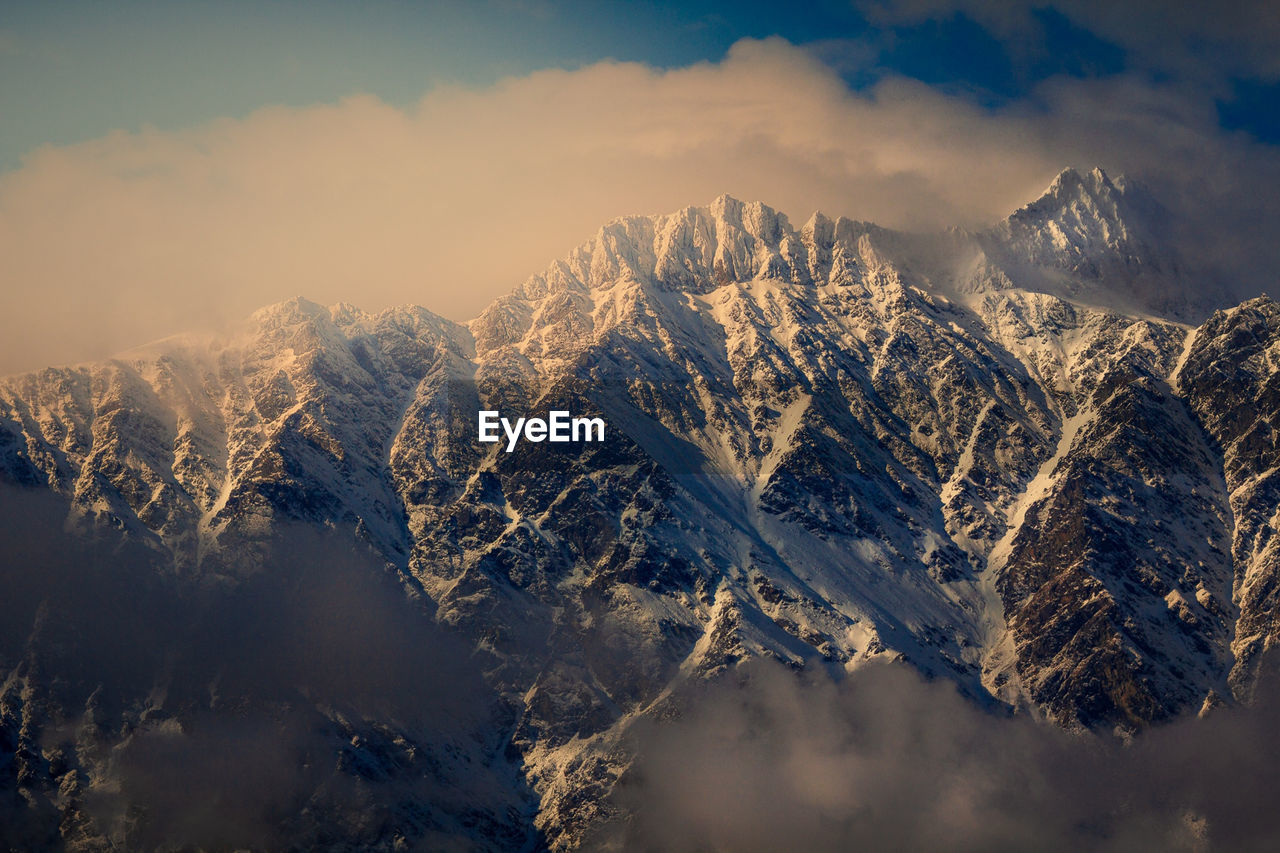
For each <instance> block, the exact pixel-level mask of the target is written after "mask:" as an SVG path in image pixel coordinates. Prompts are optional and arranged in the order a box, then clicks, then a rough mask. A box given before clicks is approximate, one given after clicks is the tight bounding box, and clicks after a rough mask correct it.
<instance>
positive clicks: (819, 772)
mask: <svg viewBox="0 0 1280 853" xmlns="http://www.w3.org/2000/svg"><path fill="white" fill-rule="evenodd" d="M748 673H749V676H748V677H747V678H746V679H745V680H744V682H743V683H740V684H729V683H721V684H718V685H714V686H712V687H710V688H708V689H706V690H704V691H702V692H701V693H699V694H698V695H697V696H696V697H695V698H694V699H692V701H691V702H690V703H689V707H688V708H687V710H686V711H685V712H684V713H683V714H682V715H681V716H680V717H679V718H678V719H676V720H674V721H665V722H646V723H645V724H643V725H642V726H640V727H639V728H638V730H637V732H636V734H635V744H634V745H635V747H636V749H637V750H638V755H639V757H638V758H637V760H636V762H635V764H634V766H633V767H632V769H631V771H630V773H629V775H628V776H627V777H624V779H625V781H624V783H623V784H622V785H621V786H620V787H619V788H618V789H617V792H616V793H615V798H616V805H617V806H619V807H620V808H621V809H622V810H623V811H624V813H625V814H626V815H627V817H626V818H625V819H620V820H619V821H617V823H615V824H614V825H612V826H610V827H608V828H607V829H606V831H605V832H603V833H602V834H601V837H600V838H599V839H597V840H596V843H598V844H600V845H601V846H605V847H614V848H617V847H619V846H620V847H621V848H622V849H627V850H664V851H694V850H734V851H772V850H811V851H826V850H830V851H836V850H957V851H966V850H971V851H978V850H1045V851H1053V850H1062V851H1070V850H1116V851H1135V850H1152V851H1156V850H1160V851H1171V850H1186V851H1200V850H1209V849H1215V850H1219V849H1220V850H1268V849H1275V846H1276V844H1277V843H1280V819H1277V817H1276V814H1275V808H1274V792H1275V790H1276V785H1277V784H1278V783H1280V761H1277V759H1280V692H1278V691H1277V690H1276V689H1275V679H1274V678H1272V679H1271V680H1270V681H1269V682H1268V683H1267V686H1266V687H1265V688H1264V690H1263V691H1262V694H1263V695H1260V697H1259V699H1258V701H1257V704H1256V706H1255V707H1252V708H1247V709H1219V710H1218V711H1217V712H1215V713H1212V714H1210V715H1208V716H1207V717H1206V718H1204V719H1195V718H1189V719H1185V720H1182V721H1179V722H1175V723H1173V724H1170V725H1166V726H1162V727H1158V728H1155V729H1152V730H1150V731H1147V732H1144V733H1142V734H1140V735H1139V736H1137V737H1135V738H1133V739H1132V740H1131V741H1129V742H1127V743H1126V742H1123V741H1121V740H1119V739H1116V738H1111V737H1109V736H1097V735H1088V734H1071V733H1068V732H1065V731H1062V730H1061V729H1058V728H1056V727H1054V726H1052V725H1050V724H1047V723H1043V722H1036V721H1034V720H1031V719H1029V718H1027V717H1025V716H1023V717H1007V716H994V715H992V714H989V713H986V712H984V711H983V710H981V709H980V708H978V707H977V706H976V705H974V704H973V703H971V702H970V701H968V700H966V699H964V698H962V697H961V696H959V695H958V694H957V693H956V691H955V690H954V689H953V688H952V687H951V686H950V685H949V684H945V683H940V682H934V683H926V682H924V681H922V680H921V679H920V678H919V677H917V676H916V675H915V674H914V673H913V672H911V671H909V670H907V669H906V668H903V667H899V666H893V665H885V666H873V667H869V668H867V669H864V670H861V671H859V672H857V673H855V674H854V675H852V676H850V677H847V678H845V679H843V680H841V681H839V682H837V681H833V680H832V679H830V678H828V677H827V676H825V675H823V674H820V673H808V674H805V675H796V674H794V673H791V672H789V671H787V670H784V669H782V668H781V667H778V666H775V665H770V664H767V663H758V664H755V665H752V666H751V667H750V668H749V669H748Z"/></svg>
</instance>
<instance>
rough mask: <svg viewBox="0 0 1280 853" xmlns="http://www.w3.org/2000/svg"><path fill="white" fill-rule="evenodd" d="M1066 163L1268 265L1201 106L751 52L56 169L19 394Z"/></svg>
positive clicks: (16, 270)
mask: <svg viewBox="0 0 1280 853" xmlns="http://www.w3.org/2000/svg"><path fill="white" fill-rule="evenodd" d="M1065 165H1077V166H1084V167H1091V166H1093V165H1102V166H1103V167H1104V168H1107V169H1108V170H1109V171H1127V172H1131V173H1132V172H1137V173H1139V174H1145V175H1149V176H1150V177H1151V178H1152V179H1154V180H1155V181H1157V182H1164V183H1165V184H1167V189H1168V191H1169V193H1170V195H1171V196H1173V197H1174V198H1175V199H1178V200H1182V199H1190V200H1193V201H1194V203H1193V204H1188V205H1184V206H1185V207H1186V208H1187V209H1188V210H1190V211H1191V212H1192V214H1193V215H1194V216H1195V217H1197V221H1202V222H1204V223H1207V224H1206V226H1205V227H1213V228H1216V229H1217V230H1218V231H1220V232H1222V233H1221V234H1218V233H1216V232H1215V233H1211V234H1208V235H1207V238H1206V239H1205V240H1204V241H1203V242H1204V245H1206V246H1217V247H1223V246H1226V247H1229V248H1230V249H1231V251H1230V252H1227V251H1225V250H1224V251H1222V255H1223V256H1224V257H1227V258H1229V259H1231V262H1232V263H1234V264H1236V266H1237V267H1241V268H1245V267H1247V268H1248V270H1246V273H1242V275H1244V276H1245V277H1246V278H1247V277H1248V275H1254V276H1255V277H1256V273H1255V272H1249V271H1256V270H1258V269H1263V268H1265V267H1266V264H1265V263H1262V262H1260V261H1259V260H1258V258H1259V257H1262V258H1264V260H1268V261H1269V260H1274V258H1273V257H1272V256H1269V255H1267V252H1272V253H1273V254H1274V249H1270V248H1268V247H1269V246H1273V245H1276V244H1280V240H1274V239H1272V238H1274V237H1275V236H1276V235H1275V233H1274V232H1275V230H1276V226H1275V224H1274V223H1275V222H1276V221H1277V219H1278V217H1276V216H1275V215H1274V214H1275V213H1276V212H1277V211H1276V209H1275V208H1276V206H1277V204H1278V203H1280V202H1277V201H1276V200H1275V199H1274V198H1269V197H1266V196H1267V195H1270V196H1274V195H1275V194H1274V193H1272V194H1262V193H1257V192H1254V191H1253V188H1255V187H1257V186H1276V185H1277V177H1276V176H1277V174H1280V167H1278V166H1277V156H1276V153H1275V151H1274V150H1273V149H1271V148H1268V147H1267V146H1263V145H1259V144H1257V143H1254V142H1251V141H1250V140H1248V139H1246V138H1243V137H1236V136H1231V135H1227V134H1223V133H1222V132H1220V131H1219V130H1218V128H1217V124H1216V114H1215V112H1214V109H1213V104H1212V102H1211V101H1209V100H1207V99H1205V98H1203V97H1198V96H1195V95H1193V94H1192V95H1189V94H1187V93H1186V92H1184V91H1181V90H1178V89H1176V88H1173V87H1171V86H1169V85H1167V84H1157V83H1154V82H1152V81H1151V80H1149V79H1145V78H1142V77H1139V76H1123V77H1118V78H1111V79H1107V80H1094V81H1079V80H1050V81H1047V82H1046V83H1044V84H1042V85H1041V86H1040V88H1038V89H1037V90H1036V91H1035V92H1034V93H1033V95H1032V96H1031V97H1029V98H1028V99H1026V100H1024V101H1020V102H1015V103H1012V104H1010V105H1008V106H1007V107H1004V108H1001V109H1000V110H998V111H992V110H987V109H983V108H979V107H977V106H975V105H973V104H971V103H969V102H967V101H966V100H964V99H963V98H962V97H958V96H949V95H945V94H942V93H940V92H939V91H937V90H934V89H931V88H929V87H928V86H925V85H923V84H920V83H918V82H913V81H911V80H907V79H903V78H896V77H889V78H886V79H884V80H882V81H881V82H880V83H878V84H877V85H876V86H874V87H872V88H870V89H868V90H866V91H862V92H852V91H850V90H849V89H848V88H847V87H846V86H845V84H844V83H843V82H842V80H841V79H840V78H839V77H838V76H837V74H836V73H835V72H834V71H833V70H832V69H831V68H829V67H828V66H826V65H824V64H822V63H821V62H819V61H818V60H817V59H815V58H814V55H813V54H811V53H810V52H808V51H806V50H803V49H800V48H797V47H794V46H792V45H790V44H788V43H786V42H784V41H781V40H779V39H769V40H765V41H752V40H746V41H742V42H739V43H738V44H736V45H735V46H734V47H733V48H732V50H731V51H730V52H729V53H728V55H727V56H726V57H725V58H724V60H723V61H721V62H719V63H699V64H696V65H692V66H689V67H686V68H678V69H674V70H669V71H659V70H655V69H653V68H650V67H647V66H644V65H640V64H634V63H615V62H604V63H598V64H595V65H590V66H587V67H584V68H582V69H579V70H576V71H558V70H551V71H540V72H536V73H533V74H530V75H527V76H524V77H516V78H510V79H506V80H503V81H501V82H500V83H498V84H496V85H494V86H491V87H488V88H483V89H463V88H440V89H436V90H433V91H431V92H430V93H429V94H427V95H426V96H425V97H424V98H423V99H422V100H421V101H420V102H419V103H417V104H416V105H414V106H413V107H412V108H410V109H407V110H401V109H398V108H395V107H392V106H389V105H387V104H386V103H383V102H381V101H380V100H378V99H376V98H374V97H370V96H359V97H353V98H349V99H346V100H343V101H341V102H338V103H334V104H327V105H318V106H314V107H310V108H305V109H293V108H283V107H273V108H266V109H263V110H260V111H258V112H255V113H253V114H252V115H249V116H248V117H246V118H243V119H238V120H232V119H224V120H218V121H214V122H211V123H209V124H206V125H203V126H200V127H196V128H191V129H188V130H185V131H180V132H161V131H158V130H154V129H144V130H142V131H139V132H136V133H125V132H116V133H113V134H111V135H109V136H107V137H104V138H102V139H98V140H95V141H92V142H87V143H83V144H78V145H73V146H68V147H61V148H53V147H46V148H41V149H37V150H36V151H33V152H32V153H30V154H29V155H28V156H27V157H26V159H25V160H24V164H23V166H22V167H21V168H19V169H17V170H14V171H12V172H10V173H7V174H5V175H2V176H0V257H3V258H4V259H5V260H4V276H5V278H4V281H5V305H4V307H5V310H4V312H3V314H2V316H0V374H4V373H10V372H15V371H18V370H24V369H33V368H36V367H39V366H43V365H45V364H49V363H57V362H64V361H69V360H78V359H88V358H98V357H103V356H105V355H107V354H109V353H111V352H113V351H116V350H119V349H123V348H126V347H129V346H132V345H136V344H140V343H143V342H145V341H147V340H150V339H154V338H157V337H161V336H164V335H167V334H172V333H175V332H177V331H181V330H184V329H188V328H191V327H193V326H199V325H213V324H219V323H222V324H226V323H231V322H235V321H238V320H239V319H240V318H242V317H243V316H245V315H247V314H248V313H249V312H251V311H252V310H254V309H255V308H257V307H259V306H261V305H264V304H268V303H271V302H274V301H278V300H281V299H285V298H288V297H290V296H293V295H298V294H301V295H305V296H308V297H310V298H312V299H315V300H318V301H321V302H336V301H340V300H345V301H349V302H353V303H355V304H357V305H360V306H362V307H365V308H368V309H379V308H383V307H387V306H389V305H393V304H400V303H406V302H407V303H416V304H422V305H425V306H426V307H428V308H431V309H433V310H435V311H437V312H439V313H442V314H445V315H446V316H450V317H453V318H455V319H468V318H470V317H471V316H474V315H475V314H477V313H478V312H479V310H480V309H481V308H482V307H483V306H484V305H485V304H487V303H488V302H489V301H490V300H491V299H493V298H494V297H496V296H498V295H500V294H502V293H504V292H506V291H508V290H509V289H511V288H512V287H514V286H515V285H517V284H518V283H519V282H520V281H522V280H523V279H524V278H526V277H527V276H528V275H530V274H532V273H533V272H536V271H538V270H540V269H542V268H543V267H544V266H545V265H546V264H547V263H548V262H549V261H551V260H552V259H554V258H555V257H558V256H560V255H562V254H564V253H565V252H567V251H568V250H569V249H571V248H572V247H573V246H574V245H576V244H578V243H579V242H581V241H582V240H584V239H586V238H587V237H589V236H590V235H591V234H593V233H594V232H595V230H596V228H597V227H598V226H599V225H600V224H602V223H603V222H604V221H606V220H607V219H609V218H612V217H615V216H620V215H626V214H633V213H665V212H669V211H672V210H676V209H679V208H680V207H683V206H685V205H688V204H705V203H707V202H709V201H710V200H711V199H713V198H714V197H715V196H717V195H719V194H720V193H723V192H728V193H731V194H733V195H736V196H738V197H740V198H747V199H759V200H762V201H765V202H766V203H769V204H772V205H773V206H775V207H778V208H780V209H782V210H783V211H785V212H787V213H788V214H790V215H791V216H792V217H793V219H801V220H802V219H804V218H807V217H808V215H809V214H810V213H811V212H812V211H814V210H816V209H821V210H823V211H825V212H827V213H829V214H844V215H848V216H851V217H855V218H861V219H869V220H873V221H876V222H879V223H880V224H883V225H887V226H903V227H939V226H943V225H946V224H960V225H978V224H982V223H985V222H989V221H993V220H995V219H997V218H999V217H1000V216H1002V215H1004V214H1006V213H1008V212H1009V211H1011V210H1012V209H1014V208H1016V207H1017V206H1019V205H1020V204H1022V203H1024V202H1026V201H1028V200H1030V199H1031V198H1032V197H1034V196H1035V195H1036V194H1037V193H1038V192H1039V191H1040V190H1041V189H1042V188H1043V187H1044V186H1045V185H1046V184H1047V183H1048V181H1049V180H1050V179H1051V178H1052V176H1053V175H1054V174H1055V173H1056V172H1057V171H1058V170H1059V169H1060V168H1061V167H1063V166H1065ZM1232 223H1237V225H1232ZM796 224H798V222H797V223H796ZM1228 226H1231V227H1228ZM1260 253H1261V254H1260Z"/></svg>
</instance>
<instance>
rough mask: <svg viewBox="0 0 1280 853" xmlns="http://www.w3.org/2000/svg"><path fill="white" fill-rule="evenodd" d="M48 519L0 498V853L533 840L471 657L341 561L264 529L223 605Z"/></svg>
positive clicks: (45, 506) (136, 549) (348, 553)
mask: <svg viewBox="0 0 1280 853" xmlns="http://www.w3.org/2000/svg"><path fill="white" fill-rule="evenodd" d="M65 517H66V506H65V504H63V503H62V502H61V501H59V500H58V499H57V498H55V497H52V496H50V495H48V494H47V493H42V492H40V491H28V490H20V489H13V488H11V487H8V486H4V485H3V484H0V590H3V593H0V849H6V850H8V849H15V850H44V849H63V848H64V847H68V846H69V847H71V848H72V849H105V848H107V847H111V846H114V847H113V849H130V850H135V849H136V850H151V849H185V848H195V849H224V850H230V849H246V848H253V849H284V848H297V849H310V848H316V847H326V846H342V845H344V844H345V845H348V846H349V848H350V849H392V848H394V847H395V844H396V843H397V839H401V842H400V843H403V844H408V845H410V846H415V845H416V846H418V847H419V848H420V849H446V848H448V847H449V845H451V844H453V845H459V844H461V845H463V846H464V847H465V846H466V845H467V844H469V843H470V842H471V841H472V840H474V839H475V838H477V837H478V838H481V839H483V840H485V841H487V842H490V843H492V844H493V846H494V847H495V848H498V849H500V848H503V847H515V848H519V847H520V846H521V844H523V843H524V842H525V841H526V840H527V838H529V837H531V836H532V828H531V827H530V826H529V825H528V822H527V818H526V817H525V813H526V812H527V810H528V794H527V792H526V791H525V788H524V786H523V782H522V780H521V778H520V775H519V770H518V768H516V767H515V766H513V765H512V764H511V763H510V762H509V760H508V759H507V758H506V756H505V755H504V754H503V746H504V742H503V732H504V731H506V730H507V728H509V722H505V721H504V720H503V719H502V718H501V717H500V715H501V714H502V713H503V709H502V706H501V704H500V703H499V702H498V700H497V697H496V696H495V695H494V693H493V691H492V690H490V689H488V688H487V687H486V686H485V684H484V682H483V679H482V677H481V673H480V670H479V666H478V665H477V664H476V663H475V661H474V660H473V657H472V649H471V647H470V646H468V645H467V644H466V643H464V642H463V641H462V640H461V639H459V638H457V637H455V636H453V635H451V634H449V633H448V632H446V631H444V630H443V629H441V628H439V627H437V625H436V624H435V622H434V620H433V619H432V617H431V612H430V609H429V608H428V607H427V606H426V605H425V604H424V603H423V602H421V601H420V600H415V599H414V598H413V597H412V596H410V595H408V594H407V593H406V590H405V589H404V588H403V586H402V585H401V583H400V581H399V580H398V578H397V577H396V576H395V574H394V573H391V572H388V571H386V570H384V568H383V567H382V566H381V565H380V564H379V563H378V562H377V561H376V560H373V559H372V558H371V557H370V555H369V554H368V553H367V551H366V550H365V549H363V548H361V547H360V546H359V544H358V543H355V542H353V541H352V540H351V539H350V538H347V537H344V536H342V535H339V534H336V533H320V532H316V531H307V530H304V529H282V530H279V531H277V532H276V533H275V534H273V536H272V538H271V540H270V541H268V542H261V543H258V547H257V548H255V549H252V550H250V551H246V552H244V553H246V554H249V553H252V554H253V556H252V557H251V558H249V559H251V561H252V566H248V565H239V566H237V567H236V568H238V569H240V570H241V571H242V573H243V575H244V576H243V577H241V578H240V579H239V580H238V581H237V582H235V583H229V582H228V581H227V579H226V578H221V579H219V578H211V577H207V576H206V577H201V578H187V577H178V576H175V575H174V574H173V572H172V567H171V566H167V565H166V564H165V563H164V562H163V561H161V560H160V559H158V557H157V555H156V554H154V553H152V552H150V551H149V549H147V548H145V547H143V546H141V545H138V544H136V543H132V544H131V543H129V542H126V541H124V540H123V539H121V538H119V537H115V536H111V535H106V534H103V533H101V532H99V533H98V534H95V535H94V536H92V537H90V538H80V537H79V536H72V535H67V534H65V533H64V531H63V529H62V528H63V522H62V520H63V519H64V518H65Z"/></svg>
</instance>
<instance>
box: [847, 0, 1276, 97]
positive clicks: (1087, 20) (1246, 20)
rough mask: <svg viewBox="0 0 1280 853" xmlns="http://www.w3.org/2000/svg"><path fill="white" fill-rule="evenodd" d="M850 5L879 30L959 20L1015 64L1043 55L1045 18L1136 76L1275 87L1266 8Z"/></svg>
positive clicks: (1074, 2) (1147, 2) (920, 1)
mask: <svg viewBox="0 0 1280 853" xmlns="http://www.w3.org/2000/svg"><path fill="white" fill-rule="evenodd" d="M856 5H857V6H858V7H859V9H860V10H861V11H862V12H863V13H864V14H865V15H867V17H868V18H869V19H870V20H871V21H873V22H874V23H876V24H879V25H882V26H902V25H907V26H910V25H913V24H919V23H922V22H924V21H928V20H940V19H946V18H949V17H951V16H952V15H955V14H963V15H966V16H968V17H970V18H972V19H973V20H975V21H977V22H978V23H980V24H981V25H983V26H984V27H986V28H987V30H988V31H989V32H991V34H992V35H994V36H995V37H997V38H999V39H1001V40H1003V41H1004V42H1005V43H1006V44H1007V45H1008V47H1009V48H1010V50H1011V52H1013V53H1014V55H1015V56H1018V55H1027V54H1034V53H1035V51H1036V50H1041V51H1043V50H1046V49H1047V43H1046V34H1045V29H1044V22H1043V18H1042V17H1041V15H1042V14H1043V13H1044V12H1045V11H1046V10H1052V11H1054V12H1057V13H1058V14H1059V15H1061V16H1062V17H1063V18H1065V19H1066V20H1068V21H1070V22H1071V23H1072V24H1073V25H1075V26H1076V27H1079V28H1081V29H1083V30H1086V31H1088V32H1090V33H1092V34H1093V35H1095V36H1097V37H1099V38H1101V39H1103V40H1105V41H1108V42H1110V43H1112V44H1115V45H1119V46H1120V47H1122V48H1124V49H1125V50H1126V51H1127V52H1128V54H1129V61H1130V62H1131V63H1133V64H1135V65H1137V66H1140V67H1142V68H1146V69H1156V70H1159V71H1163V72H1172V73H1176V74H1179V75H1183V76H1187V77H1190V78H1195V79H1199V80H1200V81H1202V82H1211V83H1215V84H1220V83H1222V82H1224V79H1223V78H1224V77H1231V76H1236V77H1244V78H1252V79H1258V80H1265V81H1272V82H1274V81H1277V80H1280V11H1277V7H1276V5H1275V4H1274V3H1272V2H1269V0H1228V2H1210V0H1194V2H1182V3H1174V4H1170V3H1164V2H1160V0H1136V2H1134V0H1130V2H1125V3H1115V2H1108V0H1050V2H1037V3H1007V2H991V0H858V2H857V3H856Z"/></svg>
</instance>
